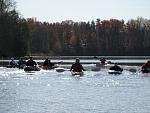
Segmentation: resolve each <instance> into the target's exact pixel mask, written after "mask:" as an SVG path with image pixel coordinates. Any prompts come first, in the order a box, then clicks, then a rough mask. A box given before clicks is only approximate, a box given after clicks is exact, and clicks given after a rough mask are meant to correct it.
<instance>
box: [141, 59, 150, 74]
mask: <svg viewBox="0 0 150 113" xmlns="http://www.w3.org/2000/svg"><path fill="white" fill-rule="evenodd" d="M142 72H143V73H149V72H150V60H148V61H147V62H146V63H145V64H143V65H142Z"/></svg>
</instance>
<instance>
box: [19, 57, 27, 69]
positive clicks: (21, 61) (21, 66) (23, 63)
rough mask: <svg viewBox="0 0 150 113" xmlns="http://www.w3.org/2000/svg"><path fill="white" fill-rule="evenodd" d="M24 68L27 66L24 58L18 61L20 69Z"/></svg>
mask: <svg viewBox="0 0 150 113" xmlns="http://www.w3.org/2000/svg"><path fill="white" fill-rule="evenodd" d="M24 66H26V61H25V60H23V58H20V59H19V61H18V67H19V68H23V67H24Z"/></svg>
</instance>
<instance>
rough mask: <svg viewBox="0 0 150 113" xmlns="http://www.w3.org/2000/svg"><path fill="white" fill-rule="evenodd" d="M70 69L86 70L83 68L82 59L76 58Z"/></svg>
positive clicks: (74, 70) (76, 70) (75, 70)
mask: <svg viewBox="0 0 150 113" xmlns="http://www.w3.org/2000/svg"><path fill="white" fill-rule="evenodd" d="M70 71H73V72H82V71H85V69H84V68H83V66H82V64H80V59H79V58H76V60H75V63H74V64H72V66H71V68H70Z"/></svg>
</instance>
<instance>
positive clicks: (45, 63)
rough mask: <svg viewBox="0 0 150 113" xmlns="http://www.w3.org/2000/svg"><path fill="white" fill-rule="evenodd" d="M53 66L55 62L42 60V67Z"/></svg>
mask: <svg viewBox="0 0 150 113" xmlns="http://www.w3.org/2000/svg"><path fill="white" fill-rule="evenodd" d="M54 66H55V63H52V62H51V60H49V59H45V61H44V62H43V67H48V68H53V67H54Z"/></svg>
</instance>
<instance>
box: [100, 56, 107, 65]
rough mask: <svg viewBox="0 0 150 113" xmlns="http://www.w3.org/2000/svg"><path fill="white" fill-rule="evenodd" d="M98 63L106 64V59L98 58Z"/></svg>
mask: <svg viewBox="0 0 150 113" xmlns="http://www.w3.org/2000/svg"><path fill="white" fill-rule="evenodd" d="M100 63H101V64H102V65H105V64H106V59H105V58H104V57H103V58H101V59H100Z"/></svg>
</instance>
